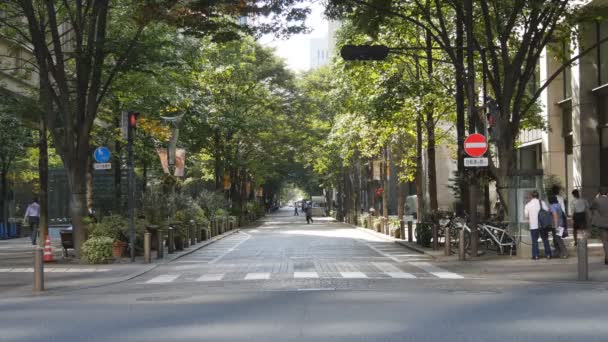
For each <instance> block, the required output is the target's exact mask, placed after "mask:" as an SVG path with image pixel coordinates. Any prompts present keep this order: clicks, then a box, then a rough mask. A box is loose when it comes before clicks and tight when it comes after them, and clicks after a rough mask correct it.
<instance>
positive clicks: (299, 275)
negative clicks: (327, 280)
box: [293, 272, 319, 279]
mask: <svg viewBox="0 0 608 342" xmlns="http://www.w3.org/2000/svg"><path fill="white" fill-rule="evenodd" d="M293 277H294V278H296V279H305V278H319V274H318V273H317V272H293Z"/></svg>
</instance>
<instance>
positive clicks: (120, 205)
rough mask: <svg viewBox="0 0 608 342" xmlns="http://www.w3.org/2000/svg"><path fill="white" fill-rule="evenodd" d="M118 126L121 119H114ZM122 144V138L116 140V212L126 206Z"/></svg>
mask: <svg viewBox="0 0 608 342" xmlns="http://www.w3.org/2000/svg"><path fill="white" fill-rule="evenodd" d="M114 126H115V127H116V128H119V127H120V120H119V119H116V120H115V121H114ZM121 150H122V144H121V143H120V139H116V140H115V141H114V158H113V162H114V163H113V164H114V165H112V168H114V210H115V211H116V213H117V214H118V213H121V212H122V210H123V208H124V207H125V206H124V205H123V202H122V184H121V183H122V165H121V164H122V161H121V157H122V156H121Z"/></svg>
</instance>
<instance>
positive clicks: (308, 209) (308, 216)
mask: <svg viewBox="0 0 608 342" xmlns="http://www.w3.org/2000/svg"><path fill="white" fill-rule="evenodd" d="M305 210H306V211H305V212H306V223H307V224H311V223H314V221H313V220H312V205H310V204H309V205H307V206H306V209H305Z"/></svg>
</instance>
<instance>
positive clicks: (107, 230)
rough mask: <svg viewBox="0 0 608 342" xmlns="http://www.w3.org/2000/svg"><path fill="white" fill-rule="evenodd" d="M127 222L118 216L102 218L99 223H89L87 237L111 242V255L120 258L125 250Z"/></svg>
mask: <svg viewBox="0 0 608 342" xmlns="http://www.w3.org/2000/svg"><path fill="white" fill-rule="evenodd" d="M127 228H128V225H127V220H126V219H125V218H124V217H122V216H120V215H109V216H105V217H103V218H102V219H101V220H100V221H99V222H96V223H91V224H90V226H89V236H90V237H91V238H100V237H107V238H110V239H112V240H113V243H112V255H113V256H114V257H115V258H120V257H121V256H122V255H123V254H124V253H125V251H126V249H127V242H126V241H127V240H128V239H127V235H126V234H125V233H126V231H127Z"/></svg>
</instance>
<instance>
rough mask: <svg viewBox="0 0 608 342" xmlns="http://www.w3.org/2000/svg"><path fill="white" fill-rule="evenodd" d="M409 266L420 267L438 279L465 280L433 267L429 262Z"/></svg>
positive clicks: (411, 263) (413, 263) (457, 275)
mask: <svg viewBox="0 0 608 342" xmlns="http://www.w3.org/2000/svg"><path fill="white" fill-rule="evenodd" d="M409 264H410V265H412V266H415V267H418V268H420V269H421V270H423V271H425V272H428V273H430V274H432V275H434V276H435V277H437V278H442V279H463V278H464V277H463V276H461V275H460V274H456V273H452V272H448V271H446V270H444V269H443V268H440V267H437V266H435V265H431V264H429V263H428V262H410V263H409Z"/></svg>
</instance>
